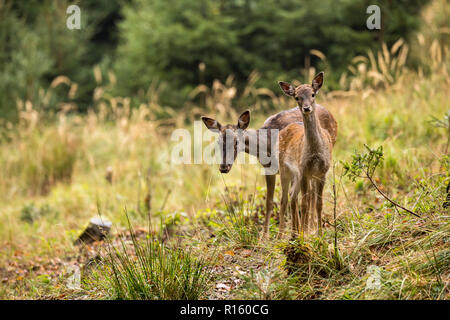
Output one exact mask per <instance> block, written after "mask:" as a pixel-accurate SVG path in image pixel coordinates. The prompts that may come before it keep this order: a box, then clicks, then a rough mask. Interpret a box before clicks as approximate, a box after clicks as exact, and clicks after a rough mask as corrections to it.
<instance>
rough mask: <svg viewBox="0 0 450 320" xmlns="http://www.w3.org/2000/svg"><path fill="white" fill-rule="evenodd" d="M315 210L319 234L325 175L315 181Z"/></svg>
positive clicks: (320, 232)
mask: <svg viewBox="0 0 450 320" xmlns="http://www.w3.org/2000/svg"><path fill="white" fill-rule="evenodd" d="M315 184H316V188H315V189H316V192H315V194H316V199H317V203H316V211H317V233H318V235H319V236H321V235H322V206H323V198H322V195H323V187H324V185H325V177H321V178H320V179H317V180H316V182H315Z"/></svg>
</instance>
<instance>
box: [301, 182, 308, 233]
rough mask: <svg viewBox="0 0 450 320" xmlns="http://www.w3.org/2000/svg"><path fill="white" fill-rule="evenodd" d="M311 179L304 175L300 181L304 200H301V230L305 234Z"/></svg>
mask: <svg viewBox="0 0 450 320" xmlns="http://www.w3.org/2000/svg"><path fill="white" fill-rule="evenodd" d="M308 187H309V181H308V180H307V179H305V178H304V177H303V178H302V179H301V181H300V192H301V193H302V202H301V213H302V215H301V218H300V221H301V232H302V233H303V234H304V233H305V232H306V231H307V229H308V228H307V227H308V226H307V222H308V215H309V201H308V200H309V195H308V192H310V190H308V189H309V188H308Z"/></svg>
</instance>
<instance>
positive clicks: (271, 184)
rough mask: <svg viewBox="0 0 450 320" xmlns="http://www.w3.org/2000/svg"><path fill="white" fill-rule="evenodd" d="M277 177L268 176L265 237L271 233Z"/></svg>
mask: <svg viewBox="0 0 450 320" xmlns="http://www.w3.org/2000/svg"><path fill="white" fill-rule="evenodd" d="M275 180H276V175H266V185H267V196H266V220H265V221H264V235H267V234H268V232H269V222H270V216H271V215H272V211H273V194H274V191H275Z"/></svg>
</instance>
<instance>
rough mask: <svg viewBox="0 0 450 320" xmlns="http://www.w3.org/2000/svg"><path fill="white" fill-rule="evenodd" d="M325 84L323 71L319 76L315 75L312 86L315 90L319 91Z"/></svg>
mask: <svg viewBox="0 0 450 320" xmlns="http://www.w3.org/2000/svg"><path fill="white" fill-rule="evenodd" d="M322 84H323V71H322V72H320V73H319V74H318V75H317V76H315V77H314V79H313V81H312V87H313V89H314V91H316V92H317V91H319V89H320V88H322Z"/></svg>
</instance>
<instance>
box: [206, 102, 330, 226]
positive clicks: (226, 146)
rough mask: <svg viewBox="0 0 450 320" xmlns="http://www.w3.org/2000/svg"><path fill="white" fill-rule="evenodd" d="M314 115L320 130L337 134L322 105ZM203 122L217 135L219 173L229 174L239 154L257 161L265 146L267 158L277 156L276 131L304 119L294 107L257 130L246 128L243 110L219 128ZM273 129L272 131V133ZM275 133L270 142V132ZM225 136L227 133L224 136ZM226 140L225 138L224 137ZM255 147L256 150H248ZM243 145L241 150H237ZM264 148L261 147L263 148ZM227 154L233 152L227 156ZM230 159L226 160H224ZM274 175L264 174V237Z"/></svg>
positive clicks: (212, 121)
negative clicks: (235, 120)
mask: <svg viewBox="0 0 450 320" xmlns="http://www.w3.org/2000/svg"><path fill="white" fill-rule="evenodd" d="M316 112H317V116H318V117H319V120H320V123H321V125H322V127H324V128H326V130H328V132H329V133H330V136H331V137H332V138H333V143H334V137H336V134H337V126H336V121H335V120H334V118H333V116H332V115H331V114H330V113H329V112H328V111H327V110H326V109H325V108H323V107H322V106H320V105H317V110H316ZM202 121H203V122H204V124H205V126H206V127H207V128H208V129H210V130H213V131H216V132H218V133H219V138H218V143H219V144H220V150H221V152H222V154H221V163H220V165H219V170H220V172H221V173H228V172H229V171H230V170H231V168H232V166H233V162H234V160H235V159H236V157H237V154H238V153H239V152H241V151H245V152H246V153H249V154H251V155H253V156H256V157H257V158H258V160H260V157H259V153H260V152H261V150H260V149H261V146H262V145H263V146H265V147H266V148H267V150H262V151H266V152H267V155H270V156H271V157H272V156H275V157H276V156H277V155H276V154H275V153H272V147H273V146H272V144H271V143H268V142H269V141H277V139H278V132H279V130H281V129H283V128H285V127H286V126H287V125H289V124H290V123H294V122H301V121H303V116H302V113H301V111H300V110H299V109H298V108H297V107H295V108H292V109H289V110H284V111H281V112H279V113H277V114H275V115H273V116H270V117H269V118H267V120H266V121H265V122H264V124H263V126H262V127H261V128H260V129H256V130H255V129H247V127H248V125H249V122H250V112H249V111H245V112H244V113H242V114H241V116H240V117H239V119H238V121H237V123H236V124H227V125H222V124H220V122H218V121H217V120H215V119H212V118H208V117H202ZM272 129H273V131H272ZM240 130H242V131H244V132H243V133H244V134H240V133H239V131H240ZM272 132H273V133H274V134H277V136H276V137H273V138H272V139H273V140H271V133H272ZM227 133H228V134H227ZM227 137H228V138H227ZM254 144H256V147H251V146H252V145H253V146H254ZM240 146H244V147H240ZM263 149H264V148H263ZM230 153H232V154H231V155H232V156H230ZM227 159H229V161H227ZM273 161H275V162H276V164H278V159H277V158H274V160H273ZM262 165H263V166H264V167H268V168H269V167H271V165H272V163H271V162H270V163H262ZM276 173H277V172H273V171H269V170H267V171H266V173H265V180H266V185H267V196H266V215H265V221H264V234H265V235H267V233H268V229H269V221H270V217H271V214H272V211H273V196H274V191H275V182H276Z"/></svg>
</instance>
